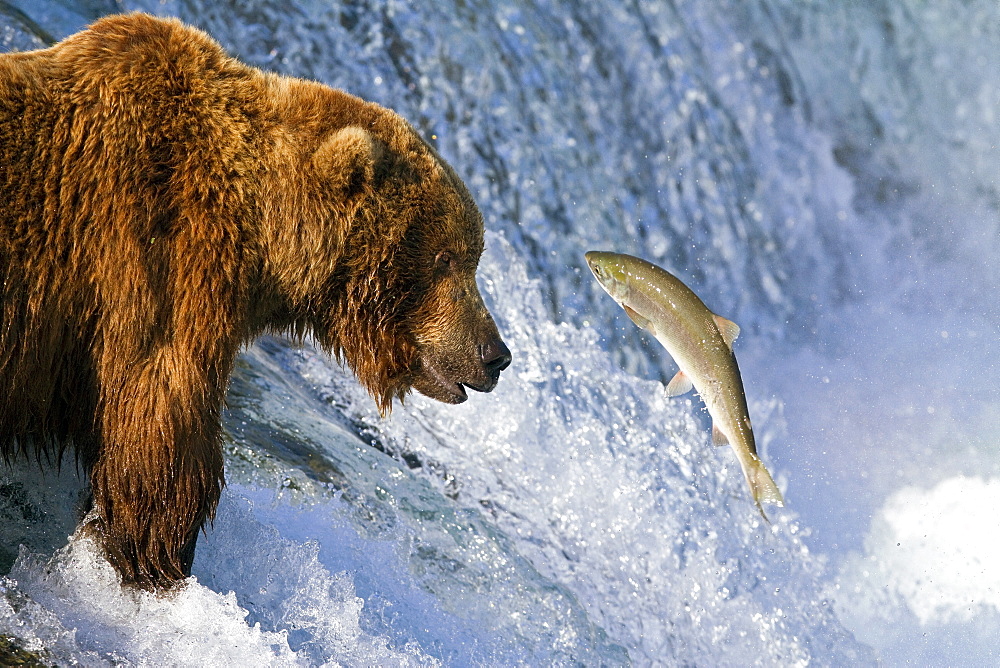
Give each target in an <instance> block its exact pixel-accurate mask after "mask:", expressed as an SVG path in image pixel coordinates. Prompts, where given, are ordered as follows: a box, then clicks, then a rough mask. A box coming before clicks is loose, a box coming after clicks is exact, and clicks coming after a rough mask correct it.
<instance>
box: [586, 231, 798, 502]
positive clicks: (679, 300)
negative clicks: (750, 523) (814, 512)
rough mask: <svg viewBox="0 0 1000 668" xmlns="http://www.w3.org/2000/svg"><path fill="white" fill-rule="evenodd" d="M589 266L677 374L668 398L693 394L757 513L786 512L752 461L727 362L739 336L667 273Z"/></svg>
mask: <svg viewBox="0 0 1000 668" xmlns="http://www.w3.org/2000/svg"><path fill="white" fill-rule="evenodd" d="M586 258H587V264H588V265H590V270H591V271H592V272H594V276H595V277H596V278H597V281H598V283H600V284H601V287H603V288H604V290H605V291H607V293H608V294H609V295H611V297H612V298H613V299H614V300H615V301H616V302H618V304H619V305H620V306H621V307H622V308H624V309H625V312H626V313H627V314H628V316H629V317H630V318H631V319H632V322H634V323H635V324H636V325H638V326H639V327H641V328H643V329H645V330H647V331H649V332H650V333H651V334H652V335H653V336H655V337H656V340H657V341H659V342H660V343H661V344H662V345H663V347H664V348H666V349H667V352H669V353H670V356H671V357H673V358H674V362H676V363H677V366H679V367H680V371H678V372H677V375H676V376H674V377H673V379H672V380H671V381H670V383H668V384H667V395H668V396H671V397H673V396H677V395H680V394H684V393H686V392H689V391H690V390H691V389H692V388H694V389H695V390H697V391H698V394H699V395H701V398H702V401H704V402H705V406H706V407H707V408H708V414H709V415H711V416H712V441H713V442H714V443H715V444H716V445H726V444H729V445H731V446H732V448H733V452H735V453H736V458H737V459H738V460H739V462H740V467H741V468H742V469H743V477H745V478H746V481H747V485H749V486H750V493H751V494H752V495H753V500H754V503H756V504H757V510H759V511H760V514H761V515H762V516H763V517H764V519H765V520H767V515H765V514H764V508H763V507H762V506H761V502H766V503H772V504H775V505H778V506H783V505H784V499H782V497H781V492H780V491H779V490H778V487H777V485H775V484H774V480H773V479H772V478H771V474H770V473H768V472H767V469H766V468H764V464H763V463H762V462H761V461H760V458H759V457H758V456H757V446H756V444H755V443H754V438H753V427H752V426H751V425H750V413H749V410H748V409H747V399H746V395H745V394H744V391H743V379H742V378H741V377H740V369H739V366H737V364H736V356H735V355H734V354H733V341H734V340H735V339H736V337H737V336H738V335H739V333H740V328H739V327H737V326H736V324H735V323H733V322H731V321H729V320H726V319H725V318H723V317H720V316H717V315H715V314H714V313H712V312H711V311H709V310H708V307H707V306H705V304H704V303H703V302H702V301H701V299H699V298H698V295H696V294H695V293H694V292H692V291H691V289H690V288H688V287H687V286H686V285H684V284H683V283H682V282H681V281H680V280H679V279H677V277H675V276H674V275H673V274H671V273H670V272H668V271H666V270H665V269H661V268H660V267H657V266H656V265H655V264H652V263H650V262H647V261H646V260H642V259H639V258H637V257H633V256H631V255H625V254H621V253H610V252H604V251H590V252H589V253H587V254H586Z"/></svg>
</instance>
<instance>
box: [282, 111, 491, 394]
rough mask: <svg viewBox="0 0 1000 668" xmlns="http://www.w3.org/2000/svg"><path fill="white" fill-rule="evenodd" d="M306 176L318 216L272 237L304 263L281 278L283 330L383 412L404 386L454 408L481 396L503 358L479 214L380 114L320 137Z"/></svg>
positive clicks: (454, 179) (411, 137)
mask: <svg viewBox="0 0 1000 668" xmlns="http://www.w3.org/2000/svg"><path fill="white" fill-rule="evenodd" d="M310 171H311V172H312V174H313V178H312V179H311V180H312V183H313V189H314V191H313V193H312V195H314V196H315V197H317V198H319V199H320V200H321V201H322V202H323V205H322V206H321V207H319V210H320V211H321V213H320V214H319V217H320V219H318V220H314V221H309V220H306V221H304V222H303V223H302V224H301V225H300V227H298V228H297V229H298V232H297V233H296V234H295V235H294V236H296V238H295V239H289V238H288V237H287V234H286V235H282V236H285V237H286V243H285V246H284V247H285V249H294V248H296V247H297V248H298V249H300V250H299V252H297V253H295V255H297V257H291V258H289V260H290V261H291V262H299V263H310V262H311V263H313V266H311V267H305V266H302V265H301V264H300V265H299V268H298V270H296V268H288V269H287V270H286V271H285V272H282V273H284V274H285V275H286V280H285V281H282V282H284V283H285V286H284V289H282V290H281V291H282V292H284V293H285V295H286V296H287V297H289V298H290V300H289V301H290V302H291V303H292V304H293V307H292V313H290V314H289V315H290V316H291V323H290V324H291V326H292V328H293V329H295V330H297V331H298V332H299V333H304V332H305V331H312V333H313V334H314V336H315V338H316V340H317V341H318V342H319V343H320V344H321V345H322V346H323V347H324V348H326V349H327V350H329V351H330V352H332V353H333V354H335V355H336V356H337V357H338V359H343V360H346V362H347V363H348V365H349V366H350V367H351V369H352V370H353V371H354V373H355V374H356V375H357V377H358V378H359V380H360V381H361V382H362V383H363V384H364V385H365V386H366V387H367V388H368V390H369V391H370V392H371V394H372V396H373V397H374V398H375V400H376V402H377V403H378V406H379V409H380V410H381V411H382V412H383V413H385V412H387V411H388V410H389V409H390V408H391V405H392V400H393V398H394V397H395V398H399V399H403V398H404V397H405V395H406V394H407V393H408V392H409V391H410V390H411V389H415V390H417V391H419V392H420V393H422V394H424V395H427V396H429V397H431V398H433V399H437V400H439V401H443V402H447V403H456V404H457V403H461V402H463V401H465V400H466V398H467V395H466V388H472V389H474V390H477V391H480V392H489V391H490V390H492V389H493V388H494V387H495V386H496V384H497V381H498V379H499V376H500V372H501V371H503V370H504V369H505V368H507V366H508V365H509V364H510V361H511V355H510V351H509V350H508V348H507V346H506V345H505V344H504V342H503V341H502V339H501V338H500V334H499V332H498V331H497V326H496V323H495V322H494V320H493V317H492V316H491V315H490V313H489V311H488V310H487V309H486V306H485V304H484V303H483V299H482V296H481V295H480V293H479V289H478V287H477V286H476V269H477V267H478V265H479V259H480V256H481V255H482V253H483V220H482V215H481V213H480V212H479V209H478V207H477V206H476V204H475V202H473V200H472V197H471V195H470V194H469V192H468V190H467V189H466V187H465V185H464V184H463V183H462V181H461V179H459V178H458V176H457V175H456V174H455V172H454V171H453V170H452V168H451V167H450V166H449V165H448V164H447V163H445V162H444V160H443V159H442V158H440V156H438V155H437V153H436V152H435V151H434V150H433V149H432V148H431V147H430V146H429V145H428V144H427V143H426V142H424V141H423V140H422V139H420V138H419V136H418V135H417V134H416V133H415V132H414V131H413V130H412V128H410V126H409V125H408V124H406V122H405V121H403V120H402V119H400V118H399V117H398V116H395V114H391V112H389V113H388V114H383V115H381V116H378V117H376V119H375V120H374V121H372V122H370V123H368V124H366V125H365V127H362V126H360V125H350V126H347V127H344V128H341V129H339V130H336V131H333V132H331V133H329V134H328V135H327V136H325V137H324V138H323V139H322V141H321V142H320V144H319V147H318V148H317V149H316V151H315V152H314V153H313V155H312V159H311V166H310ZM307 195H309V193H307ZM286 231H287V230H286ZM293 253H294V251H293ZM286 257H288V256H287V255H286ZM296 274H299V275H300V276H304V275H305V274H308V278H303V279H299V278H295V275H296Z"/></svg>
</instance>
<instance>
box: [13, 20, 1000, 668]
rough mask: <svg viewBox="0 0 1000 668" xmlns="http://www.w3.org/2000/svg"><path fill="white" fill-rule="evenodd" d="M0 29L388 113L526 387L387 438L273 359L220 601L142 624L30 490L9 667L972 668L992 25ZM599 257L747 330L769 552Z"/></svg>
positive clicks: (19, 494) (267, 345) (101, 567)
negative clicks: (207, 53) (625, 258)
mask: <svg viewBox="0 0 1000 668" xmlns="http://www.w3.org/2000/svg"><path fill="white" fill-rule="evenodd" d="M13 4H14V5H16V6H17V7H18V8H20V10H21V12H22V14H17V13H14V12H11V11H9V8H7V7H6V5H2V4H0V23H3V24H4V25H5V26H6V27H5V29H4V32H2V33H0V38H2V39H3V40H5V42H4V43H5V45H6V48H8V49H10V48H30V47H31V45H32V44H34V43H38V42H37V41H33V40H36V39H37V38H41V39H44V38H45V36H46V34H48V35H51V36H52V37H55V38H59V37H62V36H64V35H66V34H68V33H69V32H72V31H75V30H77V29H79V28H81V27H83V26H84V25H85V24H86V23H87V22H88V21H89V20H91V19H93V18H95V17H97V16H99V15H101V14H103V13H107V12H110V11H115V10H119V9H145V10H147V11H153V12H157V13H163V14H171V15H177V16H180V17H181V18H183V19H184V20H186V21H188V22H190V23H193V24H195V25H197V26H200V27H202V28H204V29H205V30H207V31H208V32H210V33H211V34H212V35H213V36H215V37H216V39H218V40H219V41H220V42H221V43H222V44H223V45H224V46H225V47H226V48H227V49H229V50H230V51H231V52H232V53H234V54H235V55H237V56H239V57H240V58H241V59H243V60H245V61H247V62H250V63H252V64H254V65H257V66H260V67H262V68H266V69H269V70H274V71H278V72H281V73H285V74H291V75H296V76H302V77H309V78H314V79H318V80H320V81H324V82H326V83H329V84H331V85H335V86H339V87H343V88H345V89H347V90H349V91H351V92H353V93H356V94H358V95H361V96H363V97H366V98H368V99H372V100H375V101H378V102H380V103H383V104H386V105H388V106H391V107H393V108H395V109H397V110H398V111H399V112H400V113H402V114H403V115H404V116H406V117H407V118H409V119H410V120H411V121H412V122H413V123H414V124H415V125H416V126H417V127H418V128H419V129H420V130H421V132H422V133H423V134H424V135H425V136H428V137H432V138H433V141H435V142H436V144H437V146H438V147H439V149H440V151H441V152H442V154H443V155H445V156H446V157H447V158H448V160H449V161H450V162H451V163H452V164H453V165H454V166H455V167H456V169H457V170H458V171H459V173H460V174H461V175H462V176H463V178H465V180H466V181H467V183H468V184H469V186H470V188H471V189H472V191H473V193H474V194H475V196H476V198H477V200H478V201H479V203H480V206H481V208H482V210H483V212H484V215H485V217H486V221H487V227H488V228H489V230H490V233H489V234H488V236H487V246H488V248H487V253H486V255H485V257H484V260H483V264H482V265H481V268H480V287H481V290H482V291H483V293H484V296H485V298H486V300H487V302H488V305H489V306H490V308H491V310H492V311H493V313H494V314H495V316H496V318H497V321H498V325H499V326H500V328H501V331H502V332H503V333H504V336H505V339H506V340H507V343H508V344H509V345H510V347H511V349H512V350H513V351H514V355H515V362H514V365H513V366H512V367H511V369H509V370H508V371H507V372H505V374H504V377H503V379H502V380H501V383H500V385H499V387H498V388H497V390H496V391H495V392H494V393H492V394H489V395H475V396H473V397H471V398H470V401H469V402H468V403H467V404H464V405H462V406H458V407H453V406H444V405H441V404H436V403H434V402H432V401H429V400H425V399H423V398H421V397H414V398H413V400H410V401H407V404H406V405H405V406H403V407H397V409H396V410H395V411H394V412H393V414H392V416H391V417H389V418H388V419H382V418H380V417H378V415H377V412H376V411H375V410H374V407H373V404H372V402H371V400H370V399H369V398H368V397H367V396H366V395H365V393H364V392H363V391H362V390H361V389H360V388H359V387H358V386H357V385H356V383H355V382H354V381H353V379H352V378H351V377H350V375H349V374H347V373H345V372H344V371H343V370H341V369H340V368H339V367H338V366H337V365H336V364H335V363H333V362H331V361H330V360H329V359H327V358H325V357H324V356H323V355H322V354H320V353H317V352H316V351H314V350H313V349H312V348H310V347H308V346H307V347H305V348H295V347H292V346H289V345H288V344H287V343H286V342H283V341H281V340H277V339H267V340H264V341H262V342H261V343H260V344H258V345H257V346H255V347H254V348H252V349H251V350H249V351H247V353H246V354H245V355H244V357H243V358H242V361H241V364H240V368H239V369H238V371H237V374H236V376H235V377H234V380H233V385H232V387H231V391H230V399H229V410H228V412H227V415H226V426H227V430H228V432H229V434H230V436H231V438H230V441H229V443H228V448H227V458H228V477H229V483H230V484H229V487H228V488H227V489H226V491H225V493H224V497H223V501H222V504H221V506H220V510H219V516H218V518H217V520H216V522H215V525H214V528H213V530H212V531H210V532H209V534H208V535H207V536H206V537H205V538H203V539H202V541H201V542H200V543H199V552H198V556H197V559H196V562H195V568H194V572H195V576H196V580H197V581H196V582H192V583H191V585H190V586H189V587H188V588H186V589H185V590H184V591H183V593H182V594H180V595H178V596H176V597H173V598H167V599H157V598H155V597H141V596H140V597H136V596H134V595H132V594H128V593H123V592H122V591H121V590H120V588H118V587H117V585H116V584H115V582H114V578H113V574H112V573H111V572H110V571H109V569H108V567H107V565H106V564H104V563H103V562H102V561H101V560H100V559H99V558H97V557H96V556H95V554H94V551H93V550H92V549H91V547H90V546H89V545H88V544H87V543H86V541H83V540H75V541H72V542H71V543H70V544H69V546H67V547H63V546H64V545H66V542H65V540H63V539H62V538H61V537H60V536H61V535H65V534H66V533H68V532H69V531H70V530H71V529H72V522H71V520H65V519H64V520H63V521H62V523H60V522H59V521H57V520H56V519H55V518H53V517H46V516H43V515H42V514H41V513H43V512H46V513H55V510H54V509H52V508H50V507H49V506H47V505H46V504H47V503H48V504H52V503H53V501H52V499H56V500H57V501H58V503H56V504H55V505H57V506H59V507H62V508H71V507H72V505H73V501H74V497H73V494H72V492H60V491H58V490H63V489H65V487H66V485H65V484H64V482H63V481H60V480H55V479H54V477H53V475H52V474H40V473H38V472H37V471H34V470H33V469H30V467H29V469H30V470H29V471H27V472H22V473H18V474H15V475H13V476H11V477H9V478H8V479H7V480H6V481H5V484H7V487H6V488H5V489H7V490H9V492H8V493H6V496H4V497H3V498H4V499H7V501H6V503H7V506H5V507H2V508H0V509H2V510H3V512H5V513H6V517H10V518H13V519H11V520H9V521H7V522H6V525H5V526H6V527H7V528H6V529H5V533H4V535H3V537H4V547H5V549H16V546H17V544H19V543H24V544H26V545H27V547H25V548H23V549H22V552H21V555H20V557H19V558H18V560H17V562H16V563H15V565H14V568H13V571H12V572H11V574H10V575H9V576H8V578H7V579H6V580H3V581H2V587H3V590H4V597H2V598H0V633H5V634H9V635H13V636H16V637H17V638H19V639H20V641H21V643H22V644H25V645H28V646H34V647H45V648H47V651H48V652H49V655H50V656H51V657H52V660H53V661H55V662H57V663H60V664H68V663H71V662H73V661H78V662H81V663H84V664H88V665H89V664H94V665H101V664H105V663H109V664H119V663H120V664H125V665H132V664H140V665H163V664H202V665H237V664H239V665H262V664H273V665H286V664H288V665H298V664H302V665H320V664H324V663H330V664H338V663H339V664H344V665H433V664H435V663H438V664H441V665H515V664H527V665H549V664H573V663H580V664H584V665H602V664H605V665H618V664H624V663H627V662H629V661H631V662H632V663H634V664H637V665H650V664H658V663H666V664H681V663H687V664H696V665H750V664H760V665H782V666H786V665H807V664H816V665H863V664H871V663H873V662H874V661H875V660H876V659H881V660H882V661H883V662H885V663H886V664H888V665H898V664H902V663H905V662H906V661H912V662H914V663H917V664H921V665H925V664H933V663H942V664H943V663H948V664H951V665H963V664H965V665H981V664H983V663H984V662H988V660H989V658H990V657H991V656H992V652H993V647H994V646H995V640H993V639H994V638H995V637H996V633H997V631H998V629H1000V619H998V614H1000V613H998V610H1000V599H998V598H997V595H996V591H1000V572H998V570H997V566H996V564H997V563H1000V558H998V557H1000V544H998V543H997V541H996V539H993V538H992V536H995V535H997V532H996V522H995V519H994V518H993V513H992V512H990V511H989V509H990V508H996V507H997V503H998V501H1000V487H998V483H997V482H996V481H997V479H998V475H1000V472H998V461H1000V460H998V458H997V456H996V424H997V417H998V415H1000V411H998V406H1000V402H998V397H997V388H996V383H995V382H994V380H993V379H994V377H995V376H996V374H995V364H996V362H995V360H996V353H995V345H994V341H995V340H996V335H997V322H998V317H997V316H998V311H997V309H996V307H995V305H994V300H993V299H992V290H991V288H992V287H993V286H995V285H996V284H997V280H996V279H997V268H998V263H997V259H998V257H1000V255H998V253H997V229H998V227H997V223H998V203H1000V191H998V188H997V184H996V178H995V174H997V173H998V167H1000V165H998V164H997V163H998V156H997V151H996V144H997V136H998V133H997V131H996V120H997V119H996V114H997V112H996V109H998V108H1000V80H998V78H997V76H996V74H995V73H996V72H1000V63H998V62H997V61H998V59H1000V55H998V54H1000V48H997V47H998V46H1000V45H998V43H997V42H998V37H1000V35H998V30H997V26H1000V12H998V9H997V8H996V7H995V5H994V4H993V3H990V2H978V3H977V2H957V1H955V2H946V3H943V4H942V3H935V4H934V5H933V6H928V3H922V2H917V1H916V0H914V1H913V2H909V1H906V2H899V1H896V0H886V1H885V2H870V3H864V4H863V5H862V6H855V5H856V4H857V3H851V4H850V5H847V4H844V3H821V2H811V3H803V2H798V1H793V0H771V1H766V0H754V1H751V2H745V1H744V2H741V1H737V0H732V1H728V2H727V1H721V0H720V1H714V2H695V1H693V0H692V1H687V2H683V1H674V2H649V3H620V2H616V1H613V0H607V1H603V0H598V1H596V2H579V3H575V2H543V1H536V2H531V3H527V2H517V3H487V2H470V1H468V0H462V1H459V0H456V1H454V2H433V3H404V2H386V1H385V0H371V1H370V2H364V1H359V2H347V3H341V4H338V3H333V2H320V1H318V0H317V1H315V2H308V1H298V2H290V3H289V2H267V1H265V2H254V3H242V2H241V3H236V2H231V3H227V2H220V3H211V2H207V1H202V0H188V1H184V2H177V1H172V0H168V1H167V2H156V1H154V0H147V1H145V2H123V3H110V2H109V3H97V2H94V3H83V2H81V3H71V2H66V3H61V2H54V1H31V2H28V1H24V2H19V3H13ZM28 19H30V21H31V23H32V24H33V25H30V24H29V22H28ZM594 248H600V249H611V250H617V251H620V252H628V253H632V254H636V255H641V256H643V257H646V258H648V259H650V260H652V261H654V262H657V263H659V264H662V265H664V266H666V267H668V268H670V269H671V270H672V271H674V272H675V273H677V274H678V275H680V276H682V277H683V278H684V279H685V280H686V281H687V282H688V283H689V284H690V285H691V286H692V287H693V288H694V289H695V290H696V291H697V292H698V293H699V294H700V295H701V296H702V297H703V299H704V300H705V301H706V302H707V303H708V304H709V305H710V307H711V308H713V309H714V310H716V311H717V312H719V313H720V314H722V315H724V316H726V317H728V318H730V319H732V320H734V321H736V322H737V323H739V324H740V325H741V326H742V328H743V333H742V335H741V337H740V339H739V340H738V341H737V344H736V352H737V355H738V356H739V358H740V363H741V368H742V371H743V376H744V380H745V383H746V387H747V392H748V398H749V400H750V407H751V414H752V415H753V418H754V424H755V429H756V431H757V432H758V434H757V435H758V441H759V446H760V447H761V450H762V452H763V454H764V458H765V461H766V462H767V463H768V466H769V468H770V470H771V471H772V473H774V474H775V478H776V480H777V481H778V483H779V485H780V486H781V487H782V489H783V491H784V492H785V496H786V499H787V502H788V505H787V508H786V509H785V510H783V511H778V510H775V511H774V512H773V513H772V515H773V524H772V525H770V526H768V525H764V524H763V523H762V522H761V520H760V518H759V516H758V515H757V514H756V511H755V509H754V507H753V505H752V503H751V502H750V501H749V499H748V498H747V494H746V491H745V488H744V483H743V480H742V476H741V474H740V471H739V467H738V465H737V464H736V461H735V458H734V457H733V456H732V454H731V453H730V452H729V450H728V449H722V448H713V447H712V446H711V445H710V439H709V431H708V423H707V420H706V418H705V415H704V413H703V411H702V408H701V404H700V403H699V401H698V400H697V398H693V399H689V398H678V399H673V400H667V399H666V398H665V397H664V394H663V389H662V385H661V384H660V383H659V381H662V380H665V379H667V378H669V377H670V376H671V375H672V373H673V366H672V363H671V361H670V360H669V358H668V357H667V356H666V354H665V353H664V351H662V349H660V348H659V346H658V344H656V342H655V341H651V340H647V339H646V337H645V336H644V335H642V334H641V333H640V332H639V331H638V329H637V328H635V327H634V326H633V325H632V324H631V323H630V322H629V321H628V319H627V318H626V317H624V314H623V313H621V312H620V309H618V307H617V306H616V305H615V304H614V303H613V302H612V301H611V300H610V299H608V298H607V297H606V295H604V294H603V292H602V291H601V290H600V288H599V287H598V286H597V284H596V283H595V282H594V281H593V280H592V279H591V277H590V275H589V271H587V270H586V269H585V268H584V265H583V257H582V255H583V252H584V251H586V250H590V249H594ZM373 445H375V446H377V447H372V446H373ZM64 477H72V476H71V472H67V474H66V476H64ZM26 478H27V479H28V482H27V483H24V482H23V481H24V480H25V479H26ZM46 487H51V488H52V489H51V490H49V491H46V489H45V488H46ZM11 499H14V500H16V501H18V502H19V503H13V502H10V500H11ZM46 499H47V500H46ZM60 532H61V533H60ZM984 536H987V538H984ZM956 574H957V575H956Z"/></svg>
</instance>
